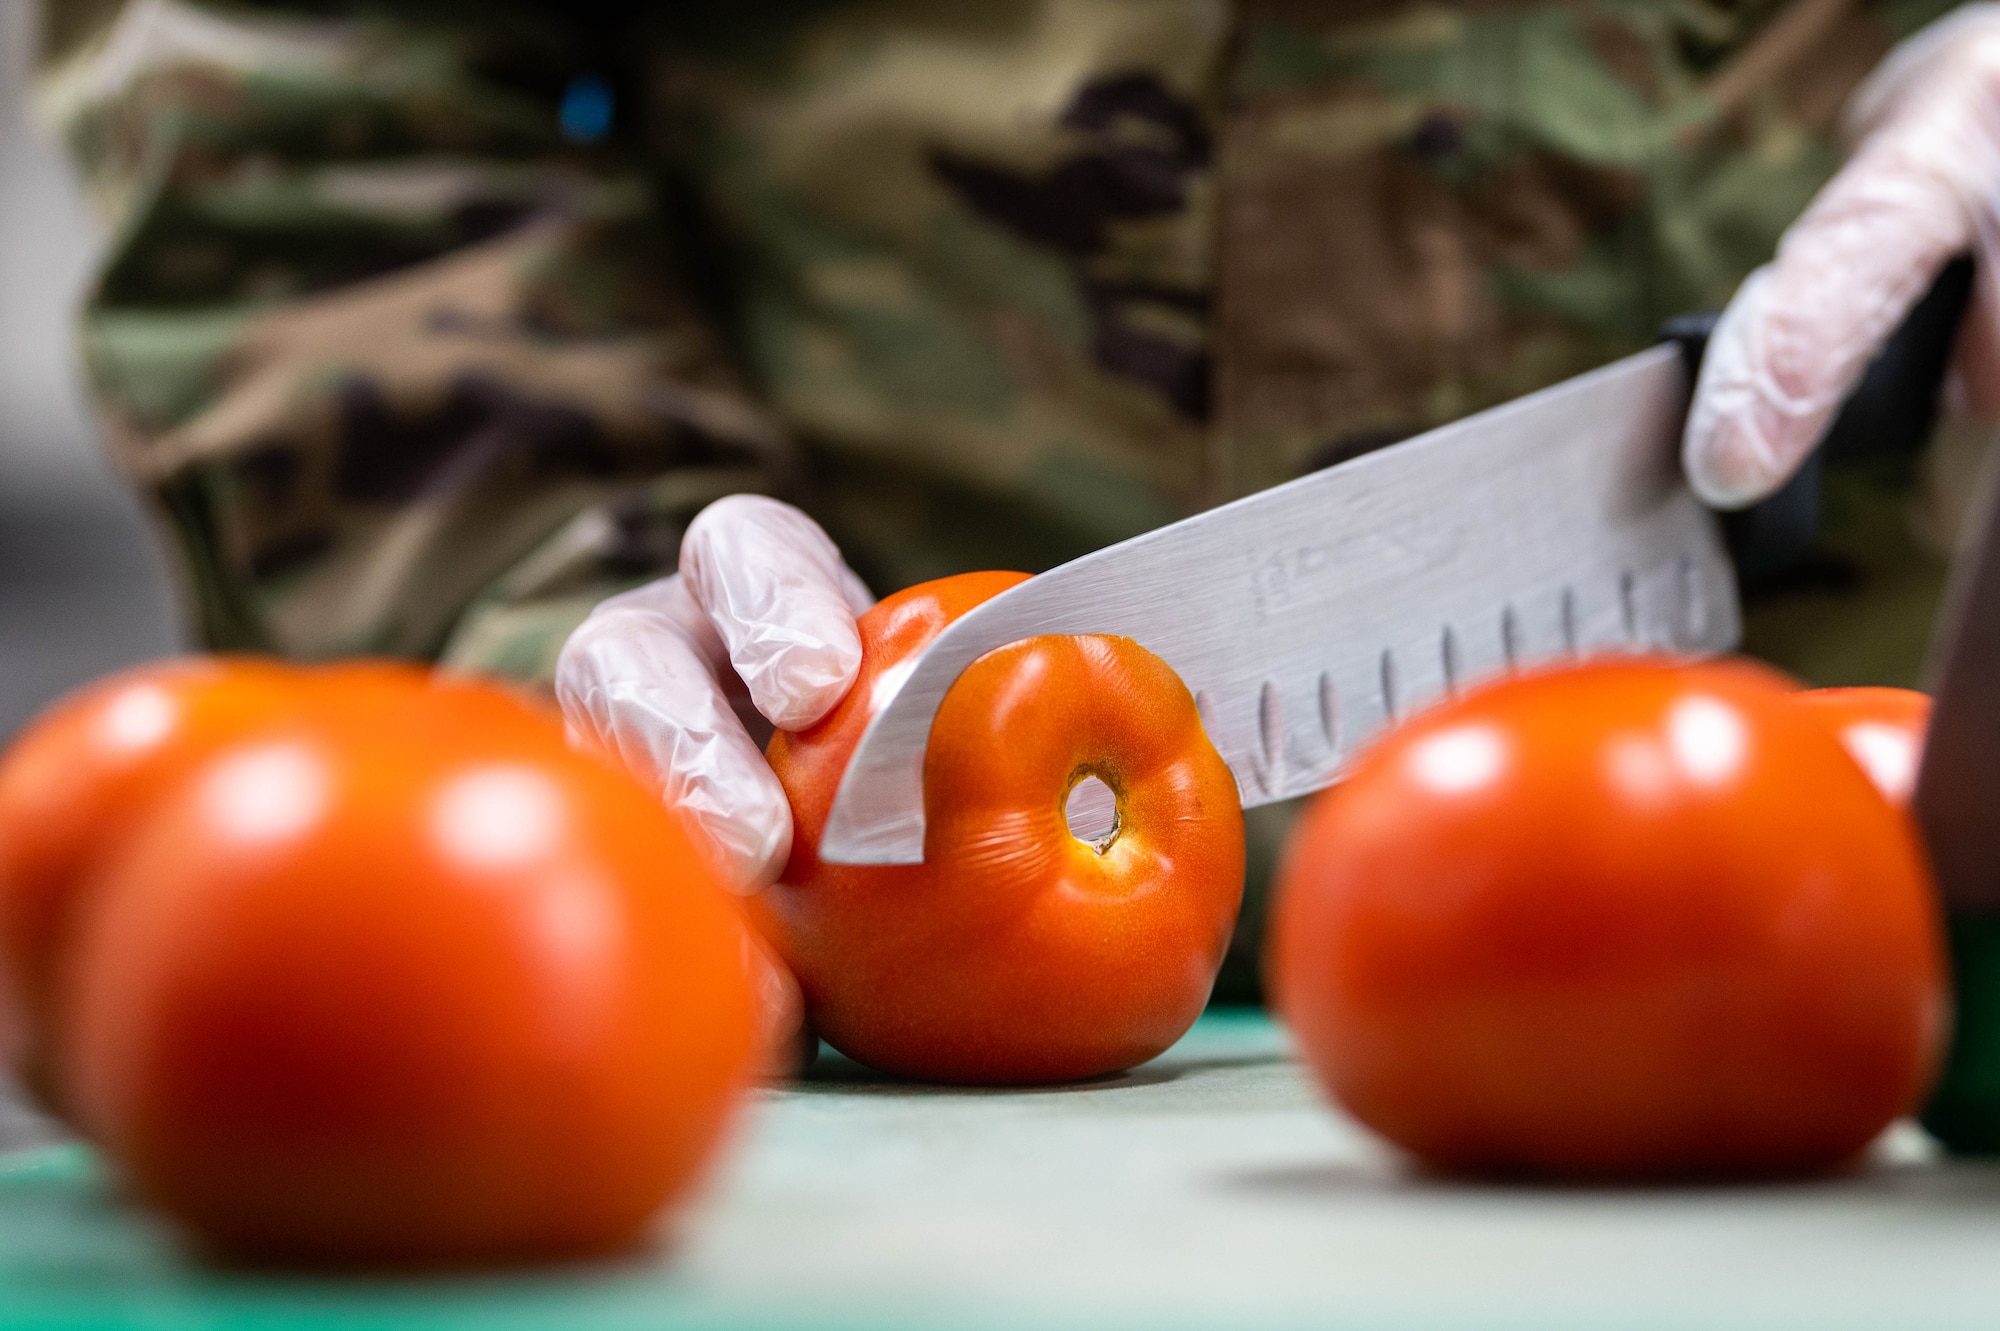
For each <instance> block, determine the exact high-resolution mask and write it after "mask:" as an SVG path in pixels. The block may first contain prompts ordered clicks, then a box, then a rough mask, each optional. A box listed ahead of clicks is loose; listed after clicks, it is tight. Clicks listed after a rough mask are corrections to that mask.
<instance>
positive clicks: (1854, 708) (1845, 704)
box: [1793, 688, 1931, 809]
mask: <svg viewBox="0 0 2000 1331" xmlns="http://www.w3.org/2000/svg"><path fill="white" fill-rule="evenodd" d="M1793 696H1794V697H1795V698H1796V699H1797V700H1798V701H1799V702H1802V703H1804V704H1806V705H1807V706H1808V707H1810V708H1812V709H1813V712H1814V714H1815V715H1818V716H1820V717H1822V718H1823V719H1824V720H1825V721H1827V722H1828V723H1829V724H1831V725H1832V726H1833V728H1834V732H1835V733H1836V734H1837V735H1839V736H1840V742H1841V743H1842V744H1843V745H1845V746H1846V748H1847V751H1848V753H1850V754H1852V755H1853V756H1854V761H1856V762H1858V763H1860V764H1861V770H1862V771H1864V772H1866V773H1868V776H1869V779H1870V780H1872V781H1874V783H1875V785H1876V788H1877V789H1879V790H1880V791H1881V792H1882V793H1883V794H1884V795H1886V796H1888V797H1889V799H1890V801H1891V802H1892V803H1894V804H1895V805H1896V807H1898V808H1904V809H1906V808H1908V807H1909V805H1910V797H1911V796H1912V795H1914V794H1915V793H1916V789H1917V768H1918V767H1919V766H1920V765H1921V764H1922V762H1923V759H1924V736H1925V735H1926V734H1927V733H1929V731H1930V726H1931V699H1930V695H1929V694H1927V693H1919V692H1917V691H1916V690H1915V689H1885V688H1848V689H1809V690H1807V691H1805V692H1803V693H1798V694H1795V695H1793Z"/></svg>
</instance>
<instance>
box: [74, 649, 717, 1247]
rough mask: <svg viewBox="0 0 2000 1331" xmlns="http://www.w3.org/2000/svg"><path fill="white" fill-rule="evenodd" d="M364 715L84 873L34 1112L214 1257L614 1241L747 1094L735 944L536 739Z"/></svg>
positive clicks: (486, 701)
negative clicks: (118, 1169)
mask: <svg viewBox="0 0 2000 1331" xmlns="http://www.w3.org/2000/svg"><path fill="white" fill-rule="evenodd" d="M365 687H366V688H367V689H369V690H373V691H374V692H373V694H372V696H371V700H370V701H368V703H367V704H366V705H365V706H356V705H353V704H354V699H353V698H352V697H347V698H342V697H339V696H336V694H335V691H334V690H333V689H332V686H329V690H328V692H327V693H325V694H323V695H322V697H321V699H320V704H321V705H320V706H318V707H316V709H315V712H316V715H315V716H314V717H311V718H307V719H304V720H299V721H295V722H292V723H289V724H285V725H280V726H275V727H271V728H267V729H266V730H264V731H262V732H260V733H258V734H257V735H255V736H252V737H248V738H245V739H242V740H239V741H237V742H235V743H233V744H230V745H225V746H223V747H221V748H218V749H217V750H215V751H213V752H212V753H210V754H209V755H208V756H207V757H206V758H205V759H204V760H203V761H202V762H201V763H200V764H199V765H197V766H196V767H195V768H194V769H193V770H192V771H190V772H189V773H187V774H186V775H185V776H184V777H183V778H182V780H181V781H180V782H179V783H178V789H176V790H175V791H174V792H172V793H170V794H169V795H167V796H166V797H165V798H164V799H163V800H162V802H161V803H160V805H159V806H158V807H157V808H156V810H155V811H154V813H153V815H152V816H151V818H150V819H148V820H147V821H146V822H145V824H144V825H143V827H142V828H141V830H139V831H138V832H137V833H136V834H135V835H134V837H133V839H132V840H131V842H130V844H129V845H128V846H127V847H126V848H125V849H124V850H123V851H122V852H121V853H120V854H119V855H118V856H117V858H116V859H115V861H114V862H113V863H111V864H110V865H109V866H107V867H106V868H105V869H104V870H103V872H102V873H101V874H100V875H99V877H98V879H97V880H96V882H95V883H94V884H93V885H92V888H91V890H90V893H89V900H88V903H87V909H86V910H85V913H84V918H83V920H82V922H81V924H80V926H79V928H78V932H77V938H76V942H75V948H74V955H73V957H72V959H71V962H70V965H69V966H68V968H67V972H66V975H65V977H64V980H65V986H66V988H65V993H64V1001H65V1003H66V1004H67V1005H68V1007H69V1010H70V1011H71V1012H72V1014H73V1020H72V1023H71V1029H70V1031H69V1034H68V1039H67V1041H66V1042H65V1047H64V1049H63V1064H62V1070H63V1081H64V1085H65V1086H66V1087H67V1088H68V1090H69V1093H70V1095H71V1097H72V1100H73V1102H74V1104H75V1106H76V1108H77V1112H78V1113H79V1115H80V1116H81V1117H82V1118H83V1120H84V1122H85V1123H86V1124H87V1125H88V1127H89V1128H90V1130H91V1132H92V1133H93V1135H94V1136H95V1137H96V1139H97V1140H99V1141H100V1142H101V1143H103V1144H104V1145H105V1146H106V1147H108V1148H109V1149H110V1150H111V1151H112V1152H113V1153H115V1154H116V1155H117V1156H118V1157H119V1158H120V1159H121V1160H122V1161H123V1163H124V1166H125V1170H126V1172H127V1174H128V1176H129V1178H130V1179H131V1181H132V1183H133V1185H134V1186H135V1188H136V1189H137V1191H138V1192H139V1193H140V1194H141V1195H142V1196H144V1197H146V1198H147V1199H149V1200H151V1201H152V1202H153V1203H154V1204H156V1205H158V1206H159V1207H160V1208H162V1209H163V1210H165V1211H166V1212H168V1213H169V1214H171V1215H172V1216H174V1217H176V1218H177V1219H178V1220H179V1221H181V1222H182V1223H183V1224H184V1225H185V1226H187V1227H188V1228H189V1229H190V1230H192V1231H193V1233H194V1234H196V1235H197V1236H198V1237H199V1238H201V1239H202V1240H203V1241H204V1242H206V1243H207V1244H208V1245H210V1246H212V1247H214V1248H216V1249H219V1250H221V1251H223V1252H225V1253H228V1254H231V1255H234V1256H238V1257H250V1258H256V1259H278V1260H287V1261H336V1262H371V1263H377V1262H388V1263H396V1262H410V1263H443V1262H475V1261H487V1260H503V1259H511V1258H519V1257H545V1256H559V1255H566V1254H572V1253H586V1252H599V1251H604V1250H607V1249H612V1248H616V1247H617V1246H619V1245H621V1244H624V1243H627V1242H629V1241H630V1240H632V1239H633V1238H634V1237H635V1236H636V1235H638V1234H639V1232H640V1231H641V1229H642V1228H643V1226H644V1225H645V1224H646V1222H647V1221H648V1219H649V1218H650V1217H651V1216H652V1215H653V1213H654V1212H655V1211H656V1210H657V1209H658V1208H659V1206H660V1205H661V1204H662V1203H663V1202H664V1201H666V1200H667V1199H669V1198H672V1197H674V1196H677V1195H680V1194H681V1193H683V1192H684V1191H685V1190H686V1189H687V1188H688V1186H689V1185H690V1183H691V1181H692V1180H693V1179H695V1178H696V1177H697V1175H698V1173H699V1171H700V1168H701V1167H702V1165H703V1163H704V1162H705V1161H706V1160H707V1159H708V1158H709V1157H710V1156H711V1155H712V1153H713V1151H714V1150H715V1148H716V1146H717V1143H718V1141H719V1139H720V1137H721V1136H722V1134H723V1132H724V1130H725V1127H726V1124H727V1122H728V1121H729V1119H730V1117H731V1113H732V1110H733V1107H734V1106H735V1105H736V1104H737V1102H738V1101H739V1099H740V1095H741V1091H742V1088H743V1087H744V1085H745V1083H746V1080H747V1077H748V1073H749V1065H750V1060H751V1056H752V1052H753V1035H752V1024H753V1018H752V997H751V993H750V980H749V976H748V973H747V970H746V964H745V948H746V936H745V929H744V926H743V924H742V922H741V920H740V917H739V914H738V912H737V910H736V908H735V906H734V905H733V903H732V901H731V899H730V898H729V896H728V894H727V893H726V892H725V891H724V889H723V887H722V885H721V884H720V883H719V882H718V881H717V879H716V878H715V876H714V874H713V873H712V871H711V870H710V869H709V867H708V865H707V863H706V861H705V860H704V859H703V858H702V856H701V855H700V854H699V853H698V852H697V850H696V848H695V846H694V844H693V842H692V841H691V840H690V838H689V836H688V834H687V833H686V832H685V831H684V830H683V828H682V826H681V824H680V822H679V820H678V819H677V818H676V817H675V816H673V815H672V814H671V813H669V812H668V811H666V810H665V809H663V808H662V807H661V806H660V805H659V804H658V803H657V802H656V801H655V800H654V799H653V798H652V797H651V796H650V795H649V794H648V793H647V792H646V791H644V790H643V789H641V788H640V787H639V786H638V785H637V784H636V783H634V782H633V781H631V780H630V779H629V778H628V777H626V776H625V775H623V774H622V773H620V772H617V771H614V770H613V769H612V768H611V767H609V766H608V765H607V764H604V763H602V762H600V761H598V760H596V759H595V758H591V757H586V756H583V755H579V754H575V753H572V752H570V751H569V750H568V749H567V748H566V747H565V746H564V745H563V743H562V736H561V729H560V726H559V724H558V723H556V722H555V721H554V720H552V719H551V718H549V717H547V716H545V715H543V714H540V713H538V712H535V711H533V710H530V709H528V708H526V707H524V706H522V705H520V704H518V703H516V702H514V701H513V700H511V699H508V698H506V697H504V696H503V695H501V694H499V693H498V692H497V691H496V690H493V689H489V688H485V687H482V686H477V685H468V684H448V683H444V684H440V685H439V686H436V687H431V686H428V685H424V686H421V687H419V686H417V685H416V684H415V682H414V681H413V683H412V685H411V686H410V687H407V688H404V689H403V690H402V691H401V692H400V694H399V692H398V686H395V685H393V684H391V683H385V681H384V680H383V679H381V678H379V677H377V678H373V679H371V680H370V681H368V682H367V683H366V686H365ZM371 715H372V716H373V717H374V718H375V720H374V721H373V722H372V723H371V722H367V721H364V720H363V719H362V718H363V717H364V716H371Z"/></svg>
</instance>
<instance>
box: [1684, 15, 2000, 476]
mask: <svg viewBox="0 0 2000 1331" xmlns="http://www.w3.org/2000/svg"><path fill="white" fill-rule="evenodd" d="M1844 128H1845V133H1846V135H1847V137H1848V140H1849V142H1850V143H1851V144H1852V145H1853V148H1852V152H1851V154H1850V156H1849V158H1848V161H1847V164H1846V165H1845V166H1844V167H1843V168H1841V170H1840V172H1839V174H1838V175H1836V176H1835V177H1834V178H1833V179H1832V180H1831V181H1829V182H1828V183H1827V185H1826V187H1825V188H1824V189H1822V190H1821V191H1820V193H1819V195H1818V196H1817V197H1816V198H1815V199H1814V200H1813V202H1812V204H1811V206H1810V207H1808V208H1807V209H1806V211H1805V212H1804V214H1803V215H1801V216H1800V217H1799V219H1798V220H1797V221H1796V222H1794V223H1793V224H1792V225H1791V227H1790V228H1789V229H1788V230H1787V231H1786V232H1785V235H1784V238H1783V239H1782V240H1780V242H1779V244H1778V253H1777V257H1776V258H1775V259H1774V260H1773V261H1772V262H1771V263H1769V264H1767V265H1766V266H1765V267H1763V268H1760V269H1758V270H1757V271H1756V272H1754V273H1752V274H1751V275H1750V277H1749V278H1748V279H1747V280H1746V281H1745V282H1744V283H1743V286H1742V287H1741V288H1740V289H1739V290H1738V291H1737V293H1736V297H1735V299H1734V300H1732V301H1731V302H1730V304H1729V308H1728V309H1727V310H1725V311H1724V312H1723V316H1722V320H1721V322H1720V323H1719V324H1717V326H1716V329H1715V332H1714V335H1713V336H1712V337H1711V338H1710V340H1709V345H1708V354H1707V356H1706V358H1705V359H1704V361H1703V363H1702V369H1701V379H1700V382H1699V384H1698V385H1697V386H1696V391H1695V398H1694V405H1693V408H1692V410H1691V411H1690V412H1689V414H1688V425H1687V435H1686V438H1685V441H1684V444H1683V458H1684V461H1685V463H1686V467H1687V474H1688V480H1689V482H1690V483H1691V484H1692V486H1693V488H1694V491H1695V493H1696V494H1698V495H1700V496H1701V497H1702V499H1704V500H1705V501H1707V502H1708V503H1710V504H1712V505H1715V506H1716V507H1718V508H1740V507H1743V506H1744V505H1746V504H1751V503H1754V502H1756V501H1757V500H1759V499H1762V498H1764V497H1765V496H1766V495H1768V494H1770V493H1771V492H1772V491H1774V490H1776V489H1777V488H1778V487H1779V486H1781V485H1782V484H1784V482H1785V481H1786V480H1787V479H1788V478H1789V477H1790V476H1791V475H1792V473H1793V472H1794V471H1796V470H1797V469H1798V467H1799V464H1800V463H1801V462H1803V461H1804V460H1805V458H1806V456H1807V454H1809V453H1810V452H1811V451H1812V449H1813V448H1814V446H1815V445H1817V444H1818V442H1819V440H1820V438H1821V436H1822V435H1823V434H1824V433H1825V431H1826V429H1827V426H1828V425H1829V424H1830V423H1831V421H1832V419H1833V416H1834V414H1835V412H1836V411H1837V409H1838V408H1839V406H1840V403H1841V402H1842V400H1843V399H1845V398H1846V396H1847V394H1848V393H1849V392H1850V391H1851V390H1852V389H1853V387H1854V385H1855V384H1856V383H1857V382H1858V381H1859V379H1860V377H1861V374H1862V371H1864V370H1865V369H1866V368H1867V366H1868V362H1869V360H1870V359H1872V358H1873V356H1874V354H1875V352H1876V351H1877V350H1878V349H1879V348H1880V347H1881V345H1882V343H1883V342H1884V341H1885V340H1887V338H1888V336H1889V334H1890V333H1892V332H1893V331H1894V330H1895V328H1896V327H1897V325H1899V324H1900V323H1901V322H1902V321H1903V317H1904V316H1905V315H1906V314H1907V313H1908V312H1909V310H1910V307H1911V306H1912V305H1914V304H1915V303H1916V302H1917V300H1918V299H1919V298H1920V297H1922V295H1923V294H1924V292H1925V291H1926V290H1927V289H1928V288H1929V286H1930V283H1931V280H1932V279H1933V278H1934V277H1935V276H1936V275H1937V272H1938V270H1939V269H1940V268H1941V267H1943V266H1944V264H1945V263H1946V262H1947V261H1948V260H1949V259H1950V258H1951V257H1952V256H1953V255H1955V254H1957V253H1960V252H1963V251H1968V250H1969V251H1971V252H1972V253H1973V254H1974V255H1975V256H1976V259H1977V262H1978V270H1979V276H1978V281H1977V284H1976V286H1975V289H1974V292H1973V297H1972V304H1971V308H1970V310H1969V311H1968V313H1967V316H1966V323H1965V326H1964V329H1963V330H1962V331H1961V333H1960V335H1959V339H1958V344H1957V347H1956V350H1955V352H1954V361H1955V363H1954V374H1955V380H1956V392H1955V394H1954V396H1955V398H1956V400H1957V402H1958V404H1959V405H1960V406H1961V407H1964V408H1969V409H1970V410H1971V411H1972V412H1974V413H1976V414H1978V415H1981V416H1986V417H1989V418H1991V417H2000V324H1996V319H2000V4H1973V5H1966V6H1964V7H1963V8H1961V9H1958V10H1956V11H1954V12H1953V13H1952V14H1950V15H1949V16H1947V17H1946V18H1944V19H1942V20H1940V21H1938V22H1937V23H1934V24H1932V25H1931V26H1930V27H1928V28H1926V29H1924V30H1923V31H1922V32H1920V33H1918V34H1917V35H1916V36H1914V37H1912V38H1911V39H1910V40H1908V41H1907V42H1904V43H1903V44H1902V45H1901V46H1899V47H1897V48H1896V49H1895V50H1894V51H1893V52H1891V53H1890V55H1889V58H1888V59H1887V60H1885V61H1884V62H1883V63H1882V66H1881V67H1880V68H1879V69H1877V70H1876V71H1875V73H1874V74H1873V75H1871V76H1870V78H1869V79H1868V81H1867V82H1866V83H1865V84H1863V85H1862V87H1861V88H1860V89H1859V90H1858V91H1857V92H1856V93H1855V95H1854V98H1853V100H1852V101H1851V102H1849V104H1848V107H1847V120H1846V125H1845V127H1844Z"/></svg>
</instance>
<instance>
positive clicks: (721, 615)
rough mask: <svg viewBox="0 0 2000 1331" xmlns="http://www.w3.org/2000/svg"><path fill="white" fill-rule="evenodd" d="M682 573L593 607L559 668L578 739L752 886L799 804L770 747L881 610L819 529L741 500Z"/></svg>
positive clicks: (813, 713) (845, 674) (823, 697)
mask: <svg viewBox="0 0 2000 1331" xmlns="http://www.w3.org/2000/svg"><path fill="white" fill-rule="evenodd" d="M680 570H681V571H680V572H679V573H676V574H675V575H674V576H673V577H671V578H663V579H661V580H660V581H658V582H652V583H648V584H647V585H646V586H644V587H640V588H637V589H636V590H633V591H629V592H626V593H624V594H623V595H621V596H614V597H611V598H609V599H608V600H606V601H604V602H603V603H602V604H601V605H599V606H598V607H597V609H596V610H594V611H592V612H591V615H590V618H589V619H587V620H585V621H584V622H583V623H582V624H581V625H580V626H578V628H577V630H576V632H575V633H573V634H571V635H570V639H569V641H568V642H567V643H566V644H564V646H563V650H562V656H561V658H560V659H559V660H558V661H557V663H556V697H557V698H558V700H560V702H561V703H562V710H563V719H564V721H565V722H566V723H567V725H568V728H569V732H570V736H571V739H572V741H573V742H578V743H583V742H589V743H594V744H596V745H598V746H600V747H601V748H603V749H605V750H607V751H608V752H610V753H613V754H616V755H617V756H618V758H619V759H620V760H621V761H622V762H623V763H624V764H625V766H626V768H627V769H628V770H629V771H631V772H632V773H633V775H635V776H637V777H638V778H639V779H640V780H642V781H645V782H646V783H648V784H649V785H651V786H652V787H653V788H654V789H655V790H657V791H658V792H659V794H660V798H661V799H662V800H663V801H665V802H666V803H667V804H669V805H671V806H673V807H675V808H678V809H680V810H682V811H683V812H684V813H686V814H688V815H690V816H692V818H693V819H694V821H695V823H696V824H697V826H699V827H700V829H701V830H702V831H703V832H705V833H706V834H707V836H708V839H709V841H710V842H711V843H712V844H713V846H714V848H715V850H716V852H717V853H718V855H719V857H720V859H721V860H722V862H723V866H724V868H725V869H726V870H727V871H728V872H729V873H730V874H731V876H732V877H733V878H735V879H736V881H737V882H738V884H739V885H741V886H743V887H745V888H746V889H754V888H756V887H759V886H762V885H763V884H765V883H768V882H770V881H772V880H773V879H774V878H776V877H777V876H778V874H779V872H780V871H782V870H783V869H784V867H785V861H786V859H787V858H788V857H789V856H790V854H791V849H792V810H791V805H790V803H789V802H788V801H787V800H786V798H785V791H784V787H782V786H780V785H779V784H778V778H777V777H776V776H775V775H774V774H773V773H772V771H771V768H770V765H769V764H767V763H766V762H765V761H764V753H763V747H762V745H761V743H760V742H759V741H760V740H761V739H762V738H764V737H767V736H768V735H769V733H770V727H771V726H772V725H776V726H780V727H783V728H784V729H787V730H797V729H801V728H803V727H805V726H809V725H811V724H812V723H813V722H815V721H817V720H819V719H820V717H822V716H824V715H826V713H827V712H828V711H830V710H831V709H832V707H833V705H834V704H835V703H837V702H839V701H840V700H841V698H842V697H844V696H845V695H846V693H847V690H848V687H849V686H850V685H851V684H853V682H854V676H855V672H856V671H857V670H858V669H859V668H860V665H861V638H860V636H859V634H858V633H857V632H856V630H855V627H854V617H855V616H856V615H857V614H859V613H860V612H861V611H863V610H865V609H867V608H868V607H869V606H870V605H872V604H873V603H874V598H873V597H871V596H870V595H869V594H868V589H867V588H866V587H865V586H863V585H862V582H861V579H859V578H857V577H855V576H854V573H853V572H852V571H851V570H850V569H849V568H848V567H847V565H846V564H844V563H843V562H842V561H841V558H840V551H839V550H838V549H836V548H835V546H834V544H833V541H832V540H831V539H830V538H828V536H827V534H826V533H825V532H824V531H822V530H821V529H820V527H819V524H818V523H816V522H814V521H813V520H812V519H811V518H809V517H807V516H806V515H805V514H803V513H801V512H799V510H797V509H795V508H793V507H791V506H790V505H789V504H781V503H779V502H778V501H777V500H775V499H766V498H764V497H763V496H761V495H732V496H730V497H729V498H727V499H720V500H717V501H716V502H715V503H713V504H710V505H709V506H708V507H707V508H705V509H703V510H702V511H701V513H700V514H699V515H697V516H696V518H695V520H694V521H693V522H692V523H690V524H689V525H688V530H687V535H686V537H685V538H683V540H682V541H681V561H680Z"/></svg>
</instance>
